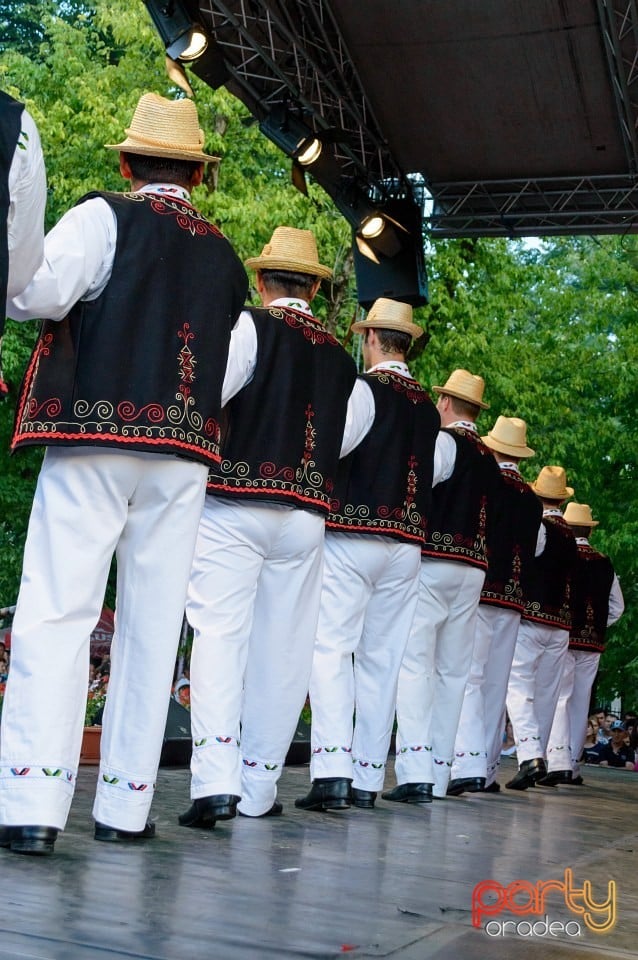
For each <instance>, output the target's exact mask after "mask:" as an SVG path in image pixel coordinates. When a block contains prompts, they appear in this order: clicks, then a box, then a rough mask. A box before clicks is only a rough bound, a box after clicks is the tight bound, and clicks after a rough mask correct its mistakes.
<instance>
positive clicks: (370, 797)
mask: <svg viewBox="0 0 638 960" xmlns="http://www.w3.org/2000/svg"><path fill="white" fill-rule="evenodd" d="M376 799H377V791H376V790H360V789H359V787H353V788H352V805H353V806H355V807H363V808H364V809H366V810H371V809H372V807H374V801H375V800H376Z"/></svg>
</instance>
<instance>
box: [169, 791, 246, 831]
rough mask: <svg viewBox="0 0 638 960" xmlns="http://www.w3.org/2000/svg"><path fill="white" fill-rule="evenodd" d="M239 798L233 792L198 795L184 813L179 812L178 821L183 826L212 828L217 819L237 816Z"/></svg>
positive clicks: (202, 828)
mask: <svg viewBox="0 0 638 960" xmlns="http://www.w3.org/2000/svg"><path fill="white" fill-rule="evenodd" d="M239 800H240V798H239V797H237V796H235V794H234V793H215V794H213V795H212V796H210V797H198V798H197V799H196V800H193V802H192V804H191V806H190V807H189V808H188V810H187V811H186V813H180V815H179V817H178V819H179V822H180V823H181V825H182V826H183V827H197V828H198V829H200V830H212V829H213V827H214V826H215V822H216V821H217V820H232V819H233V818H234V817H236V816H237V804H238V803H239Z"/></svg>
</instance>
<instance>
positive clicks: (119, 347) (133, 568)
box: [0, 94, 248, 854]
mask: <svg viewBox="0 0 638 960" xmlns="http://www.w3.org/2000/svg"><path fill="white" fill-rule="evenodd" d="M127 133H128V136H127V138H126V139H125V140H124V141H123V142H122V143H119V144H114V145H110V144H109V148H110V149H115V150H118V151H119V152H120V171H121V173H122V174H123V176H124V177H125V178H126V179H128V180H130V181H131V187H132V191H133V192H131V193H123V194H119V193H117V194H116V193H98V192H95V193H92V194H89V195H88V196H87V197H85V198H83V200H82V201H80V203H79V204H78V205H77V206H75V207H74V208H73V209H71V210H70V211H69V212H68V213H67V214H65V216H64V217H63V218H62V219H61V220H60V222H59V223H58V224H57V226H56V227H54V228H53V230H52V231H51V232H50V233H49V234H48V235H47V238H46V240H45V249H44V254H45V256H44V261H43V263H42V265H41V266H40V268H39V269H38V271H37V272H36V274H35V276H34V278H33V280H32V281H31V283H30V284H29V285H28V286H27V287H26V288H25V290H24V291H22V293H21V294H20V295H19V296H18V297H16V298H15V299H14V300H13V301H12V303H11V308H10V315H11V316H12V317H14V319H17V320H27V319H29V318H32V317H46V318H47V319H46V320H45V322H44V325H43V328H42V331H41V333H40V337H39V339H38V341H37V343H36V346H35V349H34V352H33V355H32V358H31V361H30V362H29V365H28V368H27V372H26V376H25V380H24V383H23V385H22V389H21V392H20V396H19V400H18V405H17V412H16V423H15V431H14V436H13V449H14V450H16V449H20V448H21V447H25V446H29V445H31V444H44V445H45V446H46V448H47V449H46V453H45V457H44V462H43V465H42V469H41V472H40V476H39V478H38V484H37V489H36V492H35V498H34V504H33V509H32V513H31V518H30V521H29V529H28V534H27V542H26V547H25V552H24V568H23V576H22V583H21V586H20V593H19V597H18V603H17V609H16V613H15V618H14V621H13V632H12V664H11V676H10V678H9V682H8V684H7V691H6V697H5V701H4V709H3V716H2V743H1V754H0V757H1V759H0V823H1V824H3V826H2V827H1V828H0V845H2V846H5V847H10V848H11V850H13V851H16V852H21V853H33V854H45V853H50V852H52V851H53V846H54V843H55V841H56V838H57V834H58V831H60V830H63V829H64V826H65V823H66V819H67V815H68V811H69V807H70V804H71V800H72V796H73V791H74V787H75V783H76V776H77V768H78V760H79V754H80V743H81V738H82V727H83V720H84V713H85V707H86V692H87V677H88V667H89V638H90V633H91V630H92V629H93V627H94V626H95V624H96V622H97V620H98V619H99V616H100V611H101V609H102V603H103V599H104V590H105V587H106V582H107V577H108V573H109V568H110V565H111V559H112V556H113V553H114V552H115V555H116V557H117V613H116V624H115V634H114V637H113V642H112V646H111V675H110V682H109V694H108V699H107V703H106V709H105V712H104V720H103V729H102V741H101V752H102V759H101V762H100V770H99V780H98V786H97V793H96V798H95V804H94V807H93V815H94V817H95V820H96V825H95V838H96V839H97V840H105V841H114V842H118V841H130V840H139V839H144V838H147V837H150V836H152V835H153V834H154V824H150V823H148V814H149V809H150V806H151V801H152V796H153V789H154V783H155V779H156V774H157V768H158V765H159V758H160V752H161V749H162V742H163V736H164V729H165V723H166V713H167V709H168V699H169V698H168V692H169V690H170V686H171V680H172V673H173V669H174V665H175V655H176V651H177V644H178V642H179V637H180V631H181V624H182V618H183V611H184V603H185V599H186V588H187V586H188V577H189V573H190V568H191V562H192V557H193V550H194V547H195V540H196V536H197V529H198V525H199V518H200V514H201V509H202V505H203V501H204V496H205V490H206V477H207V473H208V467H209V466H210V465H212V464H215V463H217V462H219V459H220V453H219V437H220V423H221V409H222V404H223V402H225V401H226V400H227V399H228V398H229V396H230V395H232V391H231V390H230V388H229V387H227V386H224V387H223V384H224V381H225V371H226V367H227V358H228V355H229V345H230V341H231V330H232V328H233V325H234V324H235V322H236V320H237V317H238V316H239V313H240V311H241V307H242V305H243V302H244V299H245V295H246V292H247V286H248V284H247V278H246V274H245V271H244V269H243V266H242V264H241V262H240V260H239V259H238V257H237V256H236V254H235V252H234V251H233V249H232V247H231V245H230V243H229V242H228V241H227V240H226V239H225V238H224V237H223V236H222V234H221V233H220V232H219V230H218V229H217V228H216V227H214V226H213V224H212V223H209V221H208V220H206V219H205V218H204V217H203V216H202V215H201V214H200V213H199V212H198V211H197V210H196V209H195V208H194V207H193V206H192V204H191V201H190V190H191V189H192V187H194V186H197V185H198V184H199V183H201V180H202V177H203V173H204V164H205V161H207V160H210V159H214V158H211V157H208V156H207V155H206V154H205V153H203V152H202V144H203V134H202V131H201V130H200V128H199V123H198V119H197V111H196V109H195V106H194V104H193V103H192V102H191V101H189V100H179V101H170V100H166V99H164V98H163V97H159V96H157V95H156V94H145V95H144V96H142V97H141V99H140V100H139V102H138V104H137V107H136V109H135V113H134V116H133V120H132V122H131V126H130V128H129V129H128V131H127ZM229 369H230V368H229ZM233 376H234V377H235V380H237V385H236V387H234V388H233V389H238V387H239V386H241V383H242V380H241V371H239V372H237V371H236V372H235V374H233ZM231 379H232V377H231ZM52 650H53V651H55V656H54V657H51V656H49V655H45V654H44V651H46V652H47V654H48V652H50V651H52Z"/></svg>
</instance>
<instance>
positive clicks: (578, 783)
mask: <svg viewBox="0 0 638 960" xmlns="http://www.w3.org/2000/svg"><path fill="white" fill-rule="evenodd" d="M568 783H569V785H570V787H584V786H585V781H584V780H583V778H582V777H581V776H578V777H574V776H573V775H572V778H571V780H569V781H568Z"/></svg>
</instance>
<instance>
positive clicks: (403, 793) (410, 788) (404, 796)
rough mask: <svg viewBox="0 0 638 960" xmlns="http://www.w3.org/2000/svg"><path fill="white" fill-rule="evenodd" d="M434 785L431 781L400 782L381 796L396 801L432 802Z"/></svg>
mask: <svg viewBox="0 0 638 960" xmlns="http://www.w3.org/2000/svg"><path fill="white" fill-rule="evenodd" d="M432 786H433V784H431V783H400V784H398V786H396V787H394V789H393V790H386V792H385V793H382V794H381V796H382V797H383V799H384V800H392V801H393V802H395V803H432Z"/></svg>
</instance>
